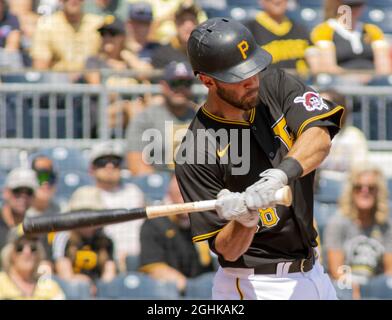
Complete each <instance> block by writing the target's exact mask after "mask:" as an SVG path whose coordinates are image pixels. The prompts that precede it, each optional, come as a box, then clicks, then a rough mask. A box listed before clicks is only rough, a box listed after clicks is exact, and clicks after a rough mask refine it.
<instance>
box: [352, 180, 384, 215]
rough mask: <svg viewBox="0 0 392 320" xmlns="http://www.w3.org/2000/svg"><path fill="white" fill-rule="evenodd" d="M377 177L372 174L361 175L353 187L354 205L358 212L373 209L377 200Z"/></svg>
mask: <svg viewBox="0 0 392 320" xmlns="http://www.w3.org/2000/svg"><path fill="white" fill-rule="evenodd" d="M377 191H378V190H377V177H376V175H375V174H374V173H372V172H366V173H363V174H361V175H360V176H359V177H358V179H357V181H356V182H355V183H354V187H353V198H354V203H355V205H356V206H357V208H358V209H359V210H363V211H368V210H370V209H372V208H374V206H375V204H376V200H377Z"/></svg>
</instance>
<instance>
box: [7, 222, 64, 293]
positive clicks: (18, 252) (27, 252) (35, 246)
mask: <svg viewBox="0 0 392 320" xmlns="http://www.w3.org/2000/svg"><path fill="white" fill-rule="evenodd" d="M1 258H2V259H1V261H2V272H0V299H1V300H4V299H7V300H8V299H39V300H60V299H64V298H65V296H64V293H63V291H62V290H61V288H60V286H59V285H58V284H57V283H56V282H55V281H54V280H53V279H51V277H50V274H47V273H45V272H43V270H42V269H41V268H40V266H41V262H42V261H43V260H44V259H45V251H44V248H43V247H42V244H41V243H40V241H38V239H37V238H33V237H26V236H22V235H20V234H18V232H17V230H16V228H14V229H12V230H11V231H10V233H9V237H8V244H7V245H6V246H5V247H4V248H3V249H2V251H1Z"/></svg>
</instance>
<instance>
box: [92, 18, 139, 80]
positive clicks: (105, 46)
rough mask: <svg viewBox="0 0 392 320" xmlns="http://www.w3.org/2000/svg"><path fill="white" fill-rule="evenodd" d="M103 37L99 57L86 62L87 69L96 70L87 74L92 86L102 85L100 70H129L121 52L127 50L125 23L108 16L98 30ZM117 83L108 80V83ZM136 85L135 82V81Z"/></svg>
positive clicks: (93, 57)
mask: <svg viewBox="0 0 392 320" xmlns="http://www.w3.org/2000/svg"><path fill="white" fill-rule="evenodd" d="M98 32H99V34H100V35H101V37H102V45H101V48H100V51H99V52H98V54H97V55H94V56H90V57H88V58H87V61H86V68H87V69H88V70H94V71H95V72H89V73H88V74H86V79H87V82H88V83H90V84H99V83H101V80H102V79H101V76H100V73H99V71H98V70H100V69H112V70H117V71H123V70H126V69H127V64H126V62H125V61H124V60H123V59H122V56H121V52H122V51H123V50H124V49H125V26H124V22H122V21H121V20H119V19H117V18H116V17H115V16H106V17H105V18H104V23H103V24H102V26H101V27H100V28H99V29H98ZM113 82H116V81H115V80H114V81H113V80H112V81H110V79H107V83H109V84H110V83H112V84H113ZM133 83H135V81H133Z"/></svg>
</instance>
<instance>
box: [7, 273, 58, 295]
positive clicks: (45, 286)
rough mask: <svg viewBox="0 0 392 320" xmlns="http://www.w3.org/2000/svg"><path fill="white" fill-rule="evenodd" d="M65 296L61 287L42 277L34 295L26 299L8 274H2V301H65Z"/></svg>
mask: <svg viewBox="0 0 392 320" xmlns="http://www.w3.org/2000/svg"><path fill="white" fill-rule="evenodd" d="M63 299H65V295H64V293H63V291H62V290H61V288H60V286H59V285H58V284H57V282H55V281H54V280H52V279H50V278H48V277H41V278H40V279H39V280H38V281H37V284H36V286H35V289H34V292H33V295H32V296H31V297H26V296H24V295H23V293H22V291H21V290H20V289H19V288H18V287H17V286H16V285H15V283H14V282H13V281H12V280H11V279H10V277H9V276H8V274H7V273H6V272H0V300H63Z"/></svg>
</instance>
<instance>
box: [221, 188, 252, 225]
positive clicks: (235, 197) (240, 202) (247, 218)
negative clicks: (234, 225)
mask: <svg viewBox="0 0 392 320" xmlns="http://www.w3.org/2000/svg"><path fill="white" fill-rule="evenodd" d="M215 208H216V211H217V213H218V216H219V217H220V218H221V219H225V220H236V221H238V222H239V223H241V224H242V225H243V226H245V227H248V228H251V227H254V226H256V225H257V224H258V222H259V213H258V212H250V211H249V210H248V208H247V207H246V203H245V199H244V194H242V193H239V192H230V191H229V190H227V189H223V190H221V191H220V192H219V193H218V197H217V201H216V204H215Z"/></svg>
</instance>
